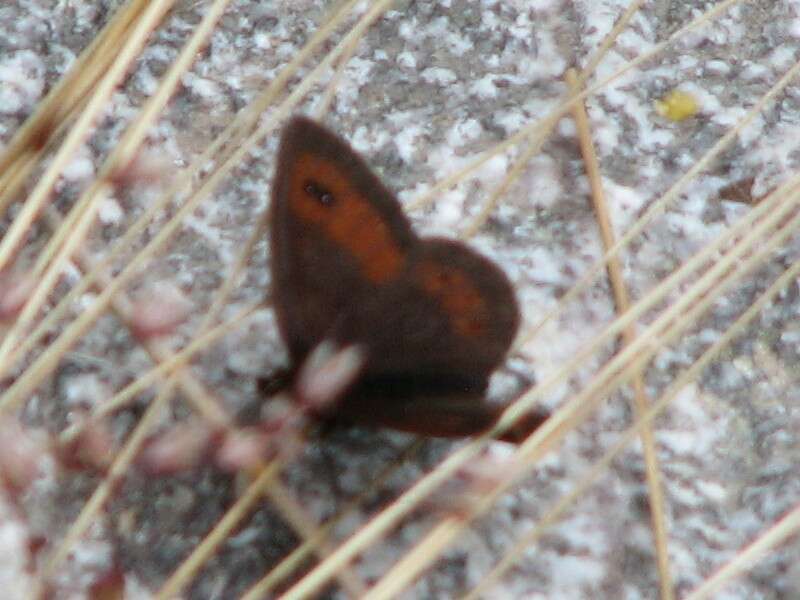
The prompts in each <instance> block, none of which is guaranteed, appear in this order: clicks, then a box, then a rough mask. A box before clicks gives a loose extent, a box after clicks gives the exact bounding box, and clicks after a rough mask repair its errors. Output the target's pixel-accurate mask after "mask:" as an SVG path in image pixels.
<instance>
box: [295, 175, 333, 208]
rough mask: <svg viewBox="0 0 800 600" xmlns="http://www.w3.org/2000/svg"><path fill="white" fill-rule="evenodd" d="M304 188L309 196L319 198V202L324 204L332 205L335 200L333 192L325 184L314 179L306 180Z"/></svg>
mask: <svg viewBox="0 0 800 600" xmlns="http://www.w3.org/2000/svg"><path fill="white" fill-rule="evenodd" d="M303 190H305V192H306V193H307V194H308V195H309V196H312V197H313V198H315V199H316V200H317V202H319V203H320V204H322V205H324V206H330V205H331V204H333V203H334V201H335V199H334V197H333V194H331V193H330V192H329V191H328V190H327V189H326V188H325V187H324V186H322V185H320V184H319V183H317V182H316V181H314V180H313V179H309V180H308V181H306V183H305V185H304V186H303Z"/></svg>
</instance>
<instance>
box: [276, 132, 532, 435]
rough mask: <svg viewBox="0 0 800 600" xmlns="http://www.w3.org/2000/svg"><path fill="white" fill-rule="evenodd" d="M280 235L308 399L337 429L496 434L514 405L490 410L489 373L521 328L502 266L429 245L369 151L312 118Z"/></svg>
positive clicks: (281, 166) (461, 249)
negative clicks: (362, 153)
mask: <svg viewBox="0 0 800 600" xmlns="http://www.w3.org/2000/svg"><path fill="white" fill-rule="evenodd" d="M270 226H271V240H270V241H271V260H272V275H273V281H272V286H273V288H272V289H273V294H272V299H273V303H274V308H275V312H276V316H277V322H278V328H279V331H280V334H281V336H282V337H283V339H284V341H285V342H286V344H287V346H288V349H289V354H290V357H291V364H292V367H291V369H290V373H291V375H290V377H291V379H292V383H291V386H292V396H293V397H294V399H295V400H296V401H298V402H301V403H304V404H305V405H306V406H314V407H320V408H318V409H312V410H314V412H315V414H316V416H318V417H320V418H321V419H324V420H328V419H332V420H336V421H345V422H352V423H355V424H361V425H368V426H375V427H388V428H391V429H397V430H401V431H406V432H412V433H417V434H422V435H429V436H438V437H462V436H469V435H474V434H478V433H482V432H483V431H485V430H486V429H488V428H489V427H491V426H492V425H493V424H494V423H495V421H496V420H497V419H498V418H499V416H500V414H501V413H502V412H503V410H504V409H505V407H504V406H498V405H496V404H493V403H490V402H488V401H487V400H486V397H485V394H486V390H487V387H488V381H489V376H490V375H491V373H492V371H493V370H494V369H496V368H497V367H498V365H499V364H500V363H501V362H502V361H503V359H504V358H505V355H506V353H507V351H508V349H509V347H510V345H511V342H512V341H513V339H514V336H515V334H516V331H517V328H518V326H519V321H520V316H519V309H518V306H517V302H516V299H515V297H514V291H513V288H512V286H511V284H510V282H509V281H508V279H507V278H506V276H505V274H504V273H503V272H502V271H501V270H500V269H499V268H498V267H497V266H496V265H494V264H493V263H492V262H491V261H489V260H488V259H486V258H484V257H483V256H481V255H479V254H477V253H476V252H474V251H473V250H471V249H470V248H468V247H467V246H466V245H464V244H462V243H460V242H456V241H452V240H446V239H438V238H420V237H418V236H417V235H416V234H415V233H414V231H413V230H412V229H411V225H410V223H409V221H408V219H407V218H406V216H405V215H404V214H403V211H402V209H401V207H400V204H399V203H398V201H397V200H396V199H395V197H394V195H393V194H392V193H391V192H390V191H389V190H388V189H387V188H386V187H385V186H384V185H383V184H382V183H381V181H380V180H379V179H378V178H377V177H376V176H375V175H374V174H373V173H372V172H371V170H370V169H369V167H368V166H367V165H366V163H365V162H364V161H363V160H362V159H361V158H360V157H359V156H358V155H357V154H356V152H355V151H354V150H353V149H352V148H351V147H350V146H349V145H348V144H347V143H346V142H344V141H343V140H341V139H340V138H338V137H337V136H336V135H335V134H333V133H331V132H330V131H329V130H327V129H326V128H324V127H322V126H321V125H319V124H317V123H315V122H314V121H311V120H309V119H307V118H305V117H295V118H293V119H292V120H291V122H290V123H289V124H288V125H287V126H286V128H285V129H284V131H283V134H282V137H281V142H280V148H279V152H278V165H277V169H276V173H275V181H274V184H273V192H272V206H271V214H270ZM264 386H265V384H264V382H263V381H262V389H263V387H264ZM546 418H547V415H545V414H543V413H530V414H529V415H527V416H526V418H524V419H522V420H521V421H520V422H518V423H517V424H516V425H515V426H514V427H512V428H511V429H510V430H509V431H507V432H506V433H505V434H504V435H503V436H502V437H501V439H503V440H505V441H510V442H518V441H520V440H521V439H524V437H526V436H527V435H528V434H530V433H531V432H532V431H533V430H534V429H536V428H537V427H538V426H539V425H541V423H542V422H543V421H544V420H545V419H546Z"/></svg>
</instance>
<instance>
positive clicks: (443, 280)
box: [416, 261, 489, 338]
mask: <svg viewBox="0 0 800 600" xmlns="http://www.w3.org/2000/svg"><path fill="white" fill-rule="evenodd" d="M416 275H417V278H418V281H419V282H420V283H421V284H422V289H423V290H424V291H425V293H426V294H427V295H428V296H431V297H434V298H436V300H437V301H438V302H439V304H440V305H441V306H442V308H443V309H444V312H445V314H446V315H447V317H448V319H449V320H450V325H451V326H452V328H453V329H454V330H455V331H456V332H457V333H458V334H459V335H462V336H464V337H468V338H474V337H481V336H483V335H484V334H485V333H486V327H487V323H488V319H489V311H488V307H487V306H486V302H485V301H484V299H483V297H482V296H481V294H480V292H479V291H478V289H477V288H476V287H475V286H474V285H472V283H471V282H470V280H469V278H468V277H467V276H466V275H465V274H464V273H462V272H461V271H460V270H458V269H454V268H451V267H447V266H446V265H441V264H437V263H435V262H433V261H423V262H421V263H420V264H419V265H417V266H416Z"/></svg>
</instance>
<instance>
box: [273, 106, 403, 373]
mask: <svg viewBox="0 0 800 600" xmlns="http://www.w3.org/2000/svg"><path fill="white" fill-rule="evenodd" d="M271 225H272V240H271V252H272V256H271V260H272V273H273V277H274V280H273V289H274V298H275V309H276V313H277V317H278V324H279V327H280V330H281V333H282V334H283V336H284V339H285V340H286V342H287V344H288V346H289V350H290V353H291V355H292V359H293V360H295V361H299V360H302V358H304V357H305V356H306V354H307V353H308V352H309V350H310V349H311V348H312V347H314V346H315V345H316V344H317V343H319V342H320V341H322V340H323V339H324V338H325V336H326V335H328V334H329V332H330V331H331V329H332V327H333V326H334V324H335V323H336V321H337V319H338V318H339V317H340V316H341V315H342V314H343V313H344V311H345V310H346V309H347V307H348V306H351V305H353V304H356V305H357V304H358V303H359V302H360V299H361V298H363V297H365V296H369V295H371V294H373V293H375V291H376V290H377V289H380V288H381V287H383V286H385V285H387V284H389V283H391V282H392V281H393V280H394V279H396V278H397V277H399V276H400V275H401V274H402V273H403V272H404V270H405V268H406V260H407V257H408V253H409V250H410V248H411V247H412V246H413V245H414V242H415V236H414V234H413V232H412V231H411V228H410V225H409V223H408V220H407V219H406V217H405V215H404V214H403V212H402V210H401V208H400V206H399V205H398V203H397V201H396V200H395V199H394V197H393V196H392V194H391V193H390V192H389V191H388V190H387V189H386V188H385V187H384V186H383V184H382V183H381V182H380V180H378V178H377V177H375V176H374V175H373V174H372V173H371V171H370V170H369V168H368V167H367V166H366V165H365V164H364V162H363V161H362V160H361V159H360V158H359V157H358V156H357V155H356V154H355V153H354V152H353V151H352V149H350V147H349V146H348V145H347V144H345V143H344V142H342V141H341V140H340V139H338V138H337V137H336V136H334V135H333V134H331V133H330V132H328V130H326V129H325V128H323V127H321V126H320V125H317V124H316V123H314V122H313V121H310V120H308V119H305V118H302V117H298V118H295V119H293V120H292V121H291V123H290V124H289V125H288V126H287V127H286V129H285V130H284V133H283V135H282V138H281V142H280V149H279V153H278V166H277V170H276V178H275V182H274V184H273V192H272V207H271Z"/></svg>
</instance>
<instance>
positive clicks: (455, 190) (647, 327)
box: [0, 0, 800, 600]
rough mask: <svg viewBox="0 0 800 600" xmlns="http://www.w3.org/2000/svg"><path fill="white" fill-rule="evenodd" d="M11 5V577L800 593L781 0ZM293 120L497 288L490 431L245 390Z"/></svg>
mask: <svg viewBox="0 0 800 600" xmlns="http://www.w3.org/2000/svg"><path fill="white" fill-rule="evenodd" d="M28 4H29V3H25V2H23V1H22V0H12V2H8V3H4V4H3V6H0V19H2V21H3V22H4V23H6V24H7V29H8V32H7V33H8V35H6V36H4V41H3V44H2V47H0V143H2V144H5V146H4V150H5V152H4V153H3V154H2V156H1V157H0V165H2V168H0V216H2V219H1V220H2V222H0V232H2V233H0V235H2V239H0V264H2V265H5V267H4V268H3V269H0V318H2V319H4V321H3V322H2V323H0V327H2V333H1V334H0V335H2V337H3V340H2V343H0V379H2V381H0V386H2V387H0V413H2V414H3V418H4V420H6V424H7V425H8V428H9V431H11V430H13V431H16V432H17V434H18V435H19V438H20V439H22V438H25V439H42V440H49V441H50V442H51V445H50V446H47V444H46V443H45V444H44V445H42V446H41V448H42V449H43V450H41V451H36V452H34V451H30V452H28V454H27V455H23V456H19V457H17V456H16V454H15V452H14V451H15V450H16V449H14V448H11V450H12V452H8V448H7V451H6V454H5V455H6V456H7V458H8V460H6V461H3V465H2V468H0V471H2V472H0V553H2V554H4V555H7V556H14V557H20V558H19V560H17V561H15V564H19V565H22V566H18V567H16V568H17V571H16V572H12V571H13V568H14V567H13V566H12V565H11V561H9V563H8V564H5V563H4V564H2V565H0V581H13V582H14V584H13V586H12V585H9V586H8V591H9V594H12V592H13V593H16V592H17V590H20V591H19V594H17V595H16V596H13V597H28V598H33V597H45V596H52V597H66V596H68V595H70V596H80V595H86V596H93V594H101V593H102V594H111V595H113V594H116V595H117V596H119V594H120V593H122V592H121V590H122V588H123V587H124V588H125V592H124V593H125V594H131V595H136V594H144V595H146V594H148V593H151V594H154V595H155V597H159V598H173V597H176V596H179V595H180V596H181V597H187V598H198V599H204V598H212V597H226V598H227V597H231V598H247V599H248V600H251V599H255V598H261V597H267V596H270V595H276V596H282V597H286V598H307V597H314V596H317V595H323V596H325V597H327V596H328V595H331V596H334V595H335V596H337V597H338V596H341V597H365V598H389V597H397V596H399V595H402V596H403V597H406V596H407V597H409V598H422V597H459V596H461V595H464V594H466V597H467V598H477V597H494V596H495V595H497V596H498V597H499V596H508V597H534V596H535V597H539V596H541V597H553V596H558V595H562V596H565V597H567V596H568V597H571V598H573V597H574V598H576V599H577V598H598V597H599V598H605V597H630V598H632V599H633V598H652V597H655V596H656V595H657V594H659V593H660V595H661V597H662V598H664V599H670V598H673V597H676V596H678V597H680V596H681V595H687V594H688V597H692V598H694V597H697V598H700V597H703V598H705V597H712V596H714V595H715V594H720V593H725V594H727V595H728V596H730V597H736V598H738V597H742V598H745V597H747V598H749V597H764V598H770V599H771V598H775V599H777V598H782V597H794V595H797V594H798V593H800V590H798V589H797V586H796V583H797V582H796V577H795V575H796V573H795V571H796V569H795V568H794V566H793V565H795V564H796V562H797V558H798V554H797V548H796V547H795V546H792V545H790V544H785V541H786V540H787V539H788V538H789V537H790V536H791V535H793V534H796V532H797V516H796V515H797V498H798V497H800V496H799V495H798V494H800V492H798V489H797V486H796V485H795V484H794V483H793V482H795V481H798V480H800V478H798V476H797V467H796V466H795V465H797V464H800V460H798V458H800V457H798V454H797V448H798V447H800V446H798V444H797V436H796V431H800V421H798V417H797V415H796V414H795V413H796V411H794V410H793V409H792V407H793V406H794V404H795V403H796V400H797V393H796V392H795V389H797V386H796V380H797V375H796V369H794V368H793V365H794V364H796V362H797V360H798V357H800V342H798V340H800V334H798V331H800V329H798V327H797V325H796V314H797V313H798V311H800V308H798V306H800V294H798V292H797V277H798V273H800V259H798V244H797V235H796V231H797V230H798V227H800V212H798V202H800V192H799V190H800V175H798V172H799V171H798V161H797V158H796V155H797V152H796V148H795V147H794V146H796V143H795V142H794V140H796V139H798V137H800V128H798V126H797V125H796V123H799V122H800V115H799V114H798V112H799V111H798V110H797V108H796V107H795V103H794V102H793V101H792V93H791V91H789V92H788V93H787V90H791V89H792V87H791V86H792V85H794V83H795V79H796V76H797V73H798V71H800V63H795V58H794V51H793V50H794V48H795V46H796V43H795V42H796V37H797V36H796V31H798V30H800V20H798V17H797V15H796V11H795V10H794V8H793V7H792V5H791V3H789V2H788V0H780V1H778V2H768V1H766V0H750V1H746V0H723V1H719V2H716V3H714V4H713V5H712V6H711V8H710V9H709V10H707V12H705V13H703V14H700V12H699V11H697V10H695V9H693V8H692V7H691V6H690V5H688V4H687V3H675V2H655V3H645V2H642V1H640V0H636V1H632V2H630V3H628V4H627V6H626V7H625V8H624V9H623V8H621V7H619V6H618V4H619V3H617V2H613V1H612V0H602V1H601V2H566V1H565V0H557V1H556V2H548V3H535V4H530V3H529V4H528V5H525V6H522V5H520V4H519V3H516V4H515V3H491V2H490V3H486V2H478V1H474V2H473V1H471V0H470V1H467V2H463V3H460V4H459V5H458V6H457V7H456V6H455V5H453V6H450V3H446V2H445V3H410V4H408V5H407V6H406V5H403V6H402V10H393V9H394V8H397V6H396V5H395V4H393V3H391V2H389V1H388V0H381V1H380V2H374V3H363V2H358V1H357V0H342V1H333V2H331V1H329V0H310V1H309V2H306V3H303V5H302V6H300V5H299V4H297V3H291V2H273V3H263V2H257V1H256V0H241V1H240V2H237V3H228V2H227V0H215V1H212V0H209V1H208V2H205V3H198V2H196V1H194V0H179V1H178V2H174V3H156V2H151V3H147V2H141V1H138V0H131V1H130V2H128V3H126V4H125V5H124V6H122V5H121V3H119V2H116V1H114V0H98V2H94V3H83V4H80V6H79V5H78V4H75V3H54V4H53V5H52V6H48V7H38V8H37V9H36V10H33V11H28V10H27V9H28V8H29V7H28ZM167 6H170V8H169V10H168V11H167V9H166V7H167ZM114 10H116V12H112V11H114ZM26 11H27V12H26ZM159 11H167V12H164V13H163V15H159V14H158V13H159ZM164 15H165V18H162V17H163V16H164ZM96 32H97V33H96ZM209 39H210V40H211V42H210V43H208V44H206V43H205V42H204V40H209ZM117 54H120V57H117V56H116V55H117ZM73 61H74V64H75V68H74V69H73V70H72V71H70V72H68V69H67V67H68V65H69V64H70V62H73ZM570 66H575V67H576V69H577V68H579V67H580V66H583V67H584V71H583V72H582V73H580V75H578V76H577V77H576V78H575V79H576V80H573V82H572V83H571V89H568V86H565V85H564V75H565V73H566V72H567V70H568V68H569V67H570ZM123 73H125V74H126V75H125V76H124V77H123V76H122V74H123ZM673 94H682V95H683V96H684V97H687V98H689V99H691V100H692V101H693V102H694V105H695V106H696V107H698V110H697V111H696V112H695V113H692V115H690V116H689V117H688V118H683V119H679V118H677V117H675V115H674V114H673V113H669V112H663V111H662V112H659V110H658V109H657V108H656V106H657V104H658V102H660V101H662V100H663V99H664V98H668V97H672V95H673ZM784 94H785V97H784ZM170 98H171V100H170V101H168V99H170ZM584 107H585V111H586V112H588V113H589V115H588V117H587V115H586V114H585V112H584V110H583V109H584ZM294 112H302V113H306V114H311V115H316V118H319V119H324V122H325V124H326V125H327V126H328V127H330V128H331V129H332V130H333V131H336V132H338V133H340V134H341V135H342V137H343V138H345V139H347V140H348V141H349V142H351V144H352V146H353V147H354V148H356V149H357V150H358V151H359V152H360V153H362V154H363V156H364V158H365V160H366V161H367V162H368V163H369V164H370V166H372V167H374V169H375V171H376V173H378V174H379V176H380V178H381V179H382V180H384V181H385V182H386V184H387V187H389V188H390V189H393V190H398V191H399V194H398V195H399V197H400V198H401V200H403V201H404V202H405V201H406V200H409V199H410V200H412V201H411V202H405V205H406V207H409V206H410V207H412V208H414V207H421V206H424V207H425V211H424V215H423V214H422V213H421V212H420V213H418V214H417V215H412V217H413V218H412V220H413V221H414V228H415V231H418V232H420V233H421V234H422V235H427V234H429V233H444V234H445V235H448V236H451V237H452V236H453V235H454V232H464V233H465V235H466V236H467V237H470V238H471V239H470V244H471V245H475V246H477V247H479V249H480V251H481V252H483V253H485V254H487V255H488V256H489V257H490V258H492V259H493V260H495V261H496V262H497V263H498V264H499V265H500V266H501V267H502V268H503V270H504V271H505V272H506V273H507V274H508V275H509V278H510V279H511V280H512V281H513V282H514V285H515V288H516V291H517V295H518V298H519V300H520V304H521V306H522V308H523V312H524V313H525V314H524V324H525V326H524V327H523V328H522V331H521V332H520V336H518V340H517V343H516V344H515V346H514V351H513V352H512V355H511V356H510V358H509V360H508V363H507V364H506V365H505V367H504V368H503V369H500V370H499V372H498V373H497V376H496V377H495V378H493V380H492V386H491V389H490V391H489V396H490V399H491V400H493V401H494V400H497V401H504V399H506V398H510V397H513V396H515V395H517V396H519V397H518V399H517V401H516V402H513V403H512V404H511V405H510V406H509V407H508V409H507V410H506V411H505V413H504V414H503V416H502V418H501V419H500V421H499V422H498V423H497V425H496V426H495V427H494V428H493V429H492V431H489V432H486V434H485V435H483V436H479V437H477V438H476V439H473V440H466V441H463V442H460V443H453V442H444V441H435V440H418V441H417V443H415V444H413V445H412V447H411V449H409V444H410V441H409V439H408V437H407V436H404V435H401V434H397V433H391V432H388V433H387V432H375V431H367V430H362V429H359V428H349V427H348V428H333V429H330V430H328V428H323V432H322V433H321V434H320V435H319V436H318V435H317V429H319V428H318V427H317V426H314V427H307V425H308V424H309V419H310V418H311V415H310V414H309V413H308V412H307V411H305V410H304V409H303V406H302V402H292V401H291V400H290V399H288V395H279V396H278V397H277V399H273V400H272V401H271V402H270V403H265V402H262V401H261V400H260V398H259V397H258V395H259V394H260V393H266V392H265V391H264V390H265V389H266V386H262V385H259V384H257V381H259V379H260V378H262V377H263V376H264V375H265V374H266V375H269V374H270V372H271V371H273V370H275V371H278V372H280V371H281V369H282V368H284V367H285V366H286V365H285V355H284V351H283V346H284V344H283V341H282V340H280V339H279V337H278V336H277V334H276V327H275V320H274V318H273V314H272V311H271V309H270V307H269V299H270V296H271V294H270V290H269V286H270V279H271V273H270V268H269V264H268V262H267V261H265V255H268V251H267V252H265V248H268V247H269V237H270V235H272V232H271V231H269V223H268V220H267V215H268V212H267V211H266V210H265V209H266V208H268V206H267V205H268V202H269V195H270V194H269V192H270V181H271V179H272V176H273V174H272V171H273V168H274V164H275V152H274V148H275V144H276V141H277V137H278V136H277V134H276V132H277V130H278V128H279V127H280V125H281V123H282V122H283V121H284V120H285V119H286V118H287V117H288V116H289V115H290V114H292V113H294ZM571 113H575V115H576V116H575V118H576V120H577V121H578V122H579V125H578V126H577V127H576V128H573V125H572V123H573V120H572V118H571V116H570V115H571ZM579 142H580V143H581V145H582V146H583V157H581V151H580V148H579ZM142 147H146V148H147V150H146V151H145V152H142V151H141V150H140V148H142ZM139 159H141V160H139ZM153 160H155V162H153ZM48 161H50V162H49V163H48ZM148 161H150V162H149V163H148ZM65 167H66V168H65ZM148 169H149V170H148ZM584 169H585V171H586V172H588V174H589V176H588V177H584V172H585V171H584ZM173 173H174V175H173ZM39 174H41V176H40V175H39ZM37 178H38V179H37ZM601 181H602V186H601V184H600V182H601ZM601 187H602V188H603V189H601ZM731 189H733V190H736V191H737V193H736V194H734V195H732V194H731V193H730V192H729V190H731ZM26 192H31V195H30V196H29V200H27V201H24V202H23V201H20V199H21V198H22V197H23V196H24V195H25V193H26ZM603 192H605V195H606V196H607V198H606V202H605V206H604V207H602V208H597V209H596V215H592V212H591V210H590V207H589V206H588V203H586V202H585V199H586V197H587V196H588V195H590V194H591V195H592V196H593V197H594V198H596V199H599V198H601V197H602V196H603ZM31 198H32V199H31ZM738 199H744V201H745V202H746V204H743V203H737V200H738ZM754 199H757V200H758V201H757V202H756V201H755V200H754ZM434 200H436V202H435V203H434ZM14 202H18V204H14ZM465 215H469V218H466V217H465ZM598 224H599V225H600V228H601V230H602V231H603V233H602V235H600V236H598V235H597V228H598ZM612 230H613V231H615V232H617V233H618V238H615V236H614V235H613V234H612V233H611V232H612ZM265 232H266V233H265ZM606 271H607V272H608V274H609V280H610V283H609V284H605V283H604V280H603V279H602V274H603V273H604V272H606ZM162 285H163V286H164V287H159V286H162ZM156 290H172V291H174V294H168V293H166V292H163V295H162V292H159V291H156ZM279 292H280V290H278V292H277V293H279ZM273 297H277V296H273ZM159 300H162V302H159ZM173 300H174V303H172V304H171V302H172V301H173ZM183 300H185V303H181V302H179V301H183ZM181 307H182V308H181ZM188 307H192V308H188ZM145 309H146V311H145ZM162 309H163V312H162ZM386 310H387V311H388V310H393V307H387V308H386ZM142 311H145V312H147V314H145V315H144V316H143V315H142ZM148 311H149V312H148ZM543 315H544V317H543ZM534 336H535V337H534ZM517 377H518V378H519V379H520V380H521V381H522V382H524V383H525V384H526V385H527V383H529V382H530V383H531V384H532V385H531V387H529V388H527V389H526V391H525V392H524V393H521V394H520V393H519V392H515V391H514V390H513V388H514V386H515V385H516V383H515V382H514V379H515V378H517ZM275 379H276V381H277V380H279V379H280V378H279V377H275ZM623 400H630V401H632V402H633V404H632V405H631V406H633V408H628V405H629V404H630V403H629V402H624V401H623ZM542 405H544V406H546V407H547V409H549V410H551V411H552V415H553V416H552V418H551V419H550V420H548V421H547V422H546V423H545V424H544V425H543V426H541V427H540V429H538V430H537V431H536V432H535V433H533V435H531V436H530V437H529V438H528V439H527V440H525V441H524V442H523V443H522V444H520V445H519V446H517V447H515V448H513V449H511V448H509V447H507V446H503V445H502V444H500V443H497V442H495V441H494V437H496V436H497V435H498V434H500V433H501V432H502V431H504V430H505V429H507V428H509V427H511V426H512V425H513V424H514V423H515V422H516V421H517V420H519V419H520V418H524V417H525V416H526V414H527V413H528V411H529V410H531V408H533V407H536V408H539V407H540V406H542ZM631 423H632V425H631ZM45 432H46V433H45ZM309 433H313V435H309ZM637 439H638V440H641V441H642V443H641V444H640V445H641V449H639V447H638V446H637V445H636V444H637ZM409 453H411V455H410V454H409ZM22 454H24V452H23V453H22ZM16 458H19V460H12V459H16ZM48 461H49V462H48ZM487 465H489V467H488V468H489V469H492V468H494V470H493V471H492V472H490V473H486V472H485V471H484V472H481V470H480V469H481V467H484V468H485V467H486V466H487ZM245 474H246V475H247V477H246V476H244V475H245ZM601 480H602V485H597V483H598V482H599V481H601ZM645 482H647V488H646V487H645ZM237 484H239V485H237ZM242 484H244V485H242ZM662 489H663V494H661V493H660V490H662ZM23 490H24V493H22V492H23ZM448 497H450V498H456V499H457V500H458V501H457V502H455V503H453V505H448V504H447V502H445V499H447V498H448ZM648 497H649V499H650V500H649V502H648V499H647V498H648ZM667 524H668V526H669V535H667ZM14 528H16V529H14ZM9 531H11V532H12V533H13V532H14V531H21V532H22V533H21V534H14V535H10V534H9ZM15 536H16V537H15ZM14 539H16V540H17V542H16V545H15V542H14V541H13V540H14ZM670 563H671V564H670ZM722 586H726V587H725V588H724V590H723V587H722ZM793 586H794V587H793ZM12 588H13V590H12ZM787 594H788V596H787ZM9 597H12V595H10V596H9Z"/></svg>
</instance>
